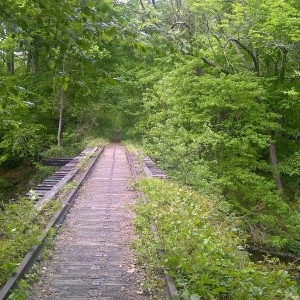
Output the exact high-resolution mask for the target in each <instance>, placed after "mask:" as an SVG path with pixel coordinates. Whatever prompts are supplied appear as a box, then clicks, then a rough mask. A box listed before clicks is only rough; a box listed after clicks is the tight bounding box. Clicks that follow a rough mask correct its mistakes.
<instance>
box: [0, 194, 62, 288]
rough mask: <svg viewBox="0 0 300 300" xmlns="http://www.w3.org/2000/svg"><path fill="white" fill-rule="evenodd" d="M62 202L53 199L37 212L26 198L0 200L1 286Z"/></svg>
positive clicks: (37, 242)
mask: <svg viewBox="0 0 300 300" xmlns="http://www.w3.org/2000/svg"><path fill="white" fill-rule="evenodd" d="M60 205H61V203H60V202H59V201H57V200H52V201H49V202H48V203H47V205H46V206H45V207H44V209H43V211H42V213H39V212H38V211H37V209H36V208H35V207H34V205H33V203H32V202H31V201H29V200H28V199H20V200H19V201H18V202H10V203H6V204H3V210H1V211H0V224H1V227H0V262H1V263H0V288H1V287H2V286H3V285H4V284H5V282H6V281H7V279H8V278H9V277H10V276H11V274H12V273H13V272H14V271H15V270H16V268H17V266H18V265H19V263H20V262H21V261H22V259H23V257H24V255H25V254H26V253H27V252H28V251H29V250H30V249H31V247H32V246H33V245H34V244H39V240H38V237H39V235H40V234H41V233H42V231H43V229H44V228H45V226H46V224H47V223H48V222H49V220H50V219H51V217H52V216H53V215H54V213H55V212H56V211H57V210H58V208H59V206H60Z"/></svg>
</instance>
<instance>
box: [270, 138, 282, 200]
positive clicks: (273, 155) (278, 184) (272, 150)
mask: <svg viewBox="0 0 300 300" xmlns="http://www.w3.org/2000/svg"><path fill="white" fill-rule="evenodd" d="M269 158H270V163H271V164H272V168H273V177H274V180H275V183H276V187H277V189H278V190H279V191H280V194H281V195H283V192H284V191H283V186H282V182H281V178H280V174H279V170H278V160H277V153H276V146H275V144H274V142H270V145H269Z"/></svg>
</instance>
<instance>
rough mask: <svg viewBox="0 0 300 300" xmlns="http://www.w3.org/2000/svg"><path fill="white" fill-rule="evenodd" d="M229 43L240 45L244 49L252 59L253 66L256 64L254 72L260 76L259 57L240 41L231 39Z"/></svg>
mask: <svg viewBox="0 0 300 300" xmlns="http://www.w3.org/2000/svg"><path fill="white" fill-rule="evenodd" d="M227 41H231V42H235V43H236V44H238V45H239V46H240V47H241V48H242V49H244V50H245V51H246V52H247V53H248V54H249V55H250V56H251V58H252V60H253V64H254V70H255V72H256V75H257V76H259V62H258V58H257V55H254V54H253V53H252V52H251V51H250V50H249V49H248V48H247V47H246V46H245V45H244V44H242V43H241V42H240V41H239V40H237V39H234V38H231V37H229V38H228V39H227Z"/></svg>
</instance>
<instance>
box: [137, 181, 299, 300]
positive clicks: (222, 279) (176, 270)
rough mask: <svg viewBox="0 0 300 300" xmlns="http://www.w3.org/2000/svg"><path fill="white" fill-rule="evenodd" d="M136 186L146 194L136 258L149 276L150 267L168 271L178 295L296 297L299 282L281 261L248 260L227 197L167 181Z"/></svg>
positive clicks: (235, 299)
mask: <svg viewBox="0 0 300 300" xmlns="http://www.w3.org/2000/svg"><path fill="white" fill-rule="evenodd" d="M139 185H140V189H141V190H142V191H143V192H144V193H145V194H146V197H147V198H148V203H143V202H142V201H141V202H140V203H139V204H138V205H137V208H136V213H137V218H136V220H135V227H136V230H137V233H138V235H139V239H138V240H137V241H136V243H135V245H136V248H137V249H136V252H137V254H138V256H139V262H140V263H143V264H144V265H145V266H146V268H148V272H149V271H150V273H149V276H150V277H151V278H154V279H155V277H153V274H155V270H156V271H157V272H158V274H159V273H161V269H162V268H164V269H165V270H167V271H168V273H169V274H170V275H171V276H172V277H173V278H174V280H175V284H176V286H177V287H178V290H179V294H178V298H180V299H184V300H186V299H193V300H197V299H222V300H227V299H228V300H241V299H243V300H250V299H251V300H253V299H259V300H267V299H272V300H276V299H278V300H283V299H299V296H300V290H299V287H298V286H297V284H296V282H295V281H294V280H292V278H291V277H290V275H289V274H288V272H287V271H286V270H285V269H284V268H285V267H284V266H283V265H280V264H279V263H278V262H276V261H275V260H270V261H266V262H262V263H256V264H255V263H253V262H252V261H251V260H250V259H249V255H248V253H247V252H246V251H245V250H244V247H245V241H246V239H247V237H246V235H245V234H244V233H243V232H242V231H241V230H240V229H239V220H238V218H237V217H235V215H233V214H231V213H230V207H229V205H228V203H227V202H223V201H220V200H218V199H216V198H214V197H212V196H210V197H209V196H201V195H199V194H198V193H197V192H195V191H192V190H191V189H189V188H186V187H183V186H180V185H178V184H175V183H172V182H169V181H160V180H154V179H151V180H149V179H143V180H141V181H140V182H139ZM150 220H153V221H154V224H155V226H156V229H157V234H158V239H157V240H156V241H154V240H153V239H152V238H151V237H150V236H151V234H150V231H149V227H150ZM156 249H162V250H163V253H164V255H163V260H162V261H159V260H157V259H156V260H154V258H155V257H156V252H155V251H156ZM149 266H150V267H149ZM155 276H156V275H155ZM151 280H153V279H151Z"/></svg>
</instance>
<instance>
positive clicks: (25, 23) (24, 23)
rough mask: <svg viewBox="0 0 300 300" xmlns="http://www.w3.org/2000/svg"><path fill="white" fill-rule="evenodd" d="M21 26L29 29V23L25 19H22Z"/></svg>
mask: <svg viewBox="0 0 300 300" xmlns="http://www.w3.org/2000/svg"><path fill="white" fill-rule="evenodd" d="M20 26H21V27H22V29H23V30H27V29H28V27H29V26H28V23H27V22H26V21H25V20H23V19H22V20H20Z"/></svg>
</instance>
